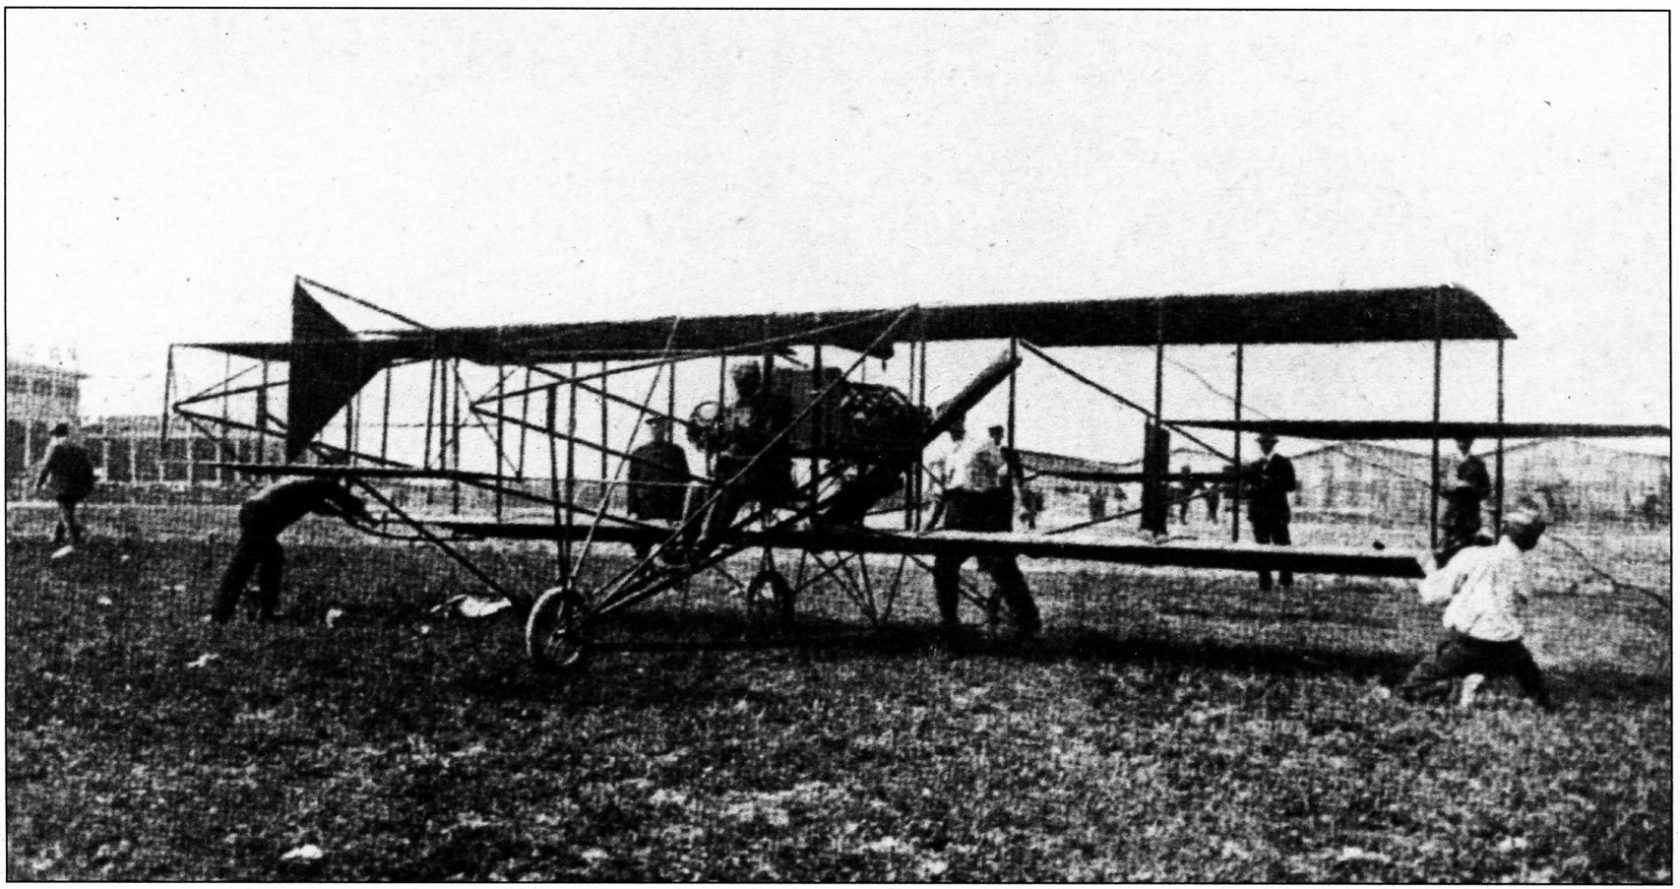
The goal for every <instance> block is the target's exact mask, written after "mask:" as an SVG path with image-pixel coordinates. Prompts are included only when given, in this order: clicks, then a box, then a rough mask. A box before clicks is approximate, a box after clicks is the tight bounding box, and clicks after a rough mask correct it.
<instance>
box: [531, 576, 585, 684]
mask: <svg viewBox="0 0 1680 889" xmlns="http://www.w3.org/2000/svg"><path fill="white" fill-rule="evenodd" d="M584 624H585V621H584V607H583V594H582V593H579V592H578V591H577V590H575V589H573V588H571V587H555V588H553V589H551V590H547V591H546V592H544V593H543V594H542V595H540V596H538V597H537V601H536V603H535V604H533V605H532V606H531V613H530V615H529V616H528V617H526V619H525V653H526V654H527V655H529V656H530V658H531V663H532V664H533V665H534V666H535V667H536V668H537V669H539V670H542V671H544V672H548V673H573V672H577V671H579V670H581V669H583V668H584V666H585V665H586V664H587V663H588V660H589V640H588V637H587V636H586V635H585V633H584Z"/></svg>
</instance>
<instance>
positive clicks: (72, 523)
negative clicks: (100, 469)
mask: <svg viewBox="0 0 1680 889" xmlns="http://www.w3.org/2000/svg"><path fill="white" fill-rule="evenodd" d="M35 490H36V492H37V493H42V492H46V493H50V494H51V495H52V498H53V499H54V500H56V501H58V526H57V527H56V528H54V529H53V546H54V547H55V548H57V547H61V546H64V545H65V541H66V540H68V541H69V545H70V548H71V549H74V548H75V547H78V546H81V545H82V525H81V523H80V522H78V521H77V520H76V506H77V504H80V503H81V502H82V501H83V500H86V499H87V496H88V495H89V494H91V493H93V458H91V457H89V456H88V452H87V448H84V447H82V446H81V445H80V444H77V443H76V442H74V441H71V440H70V424H69V423H60V424H58V425H57V426H54V427H53V428H52V433H51V435H50V437H49V444H48V445H47V456H46V458H45V459H44V460H42V461H41V473H40V475H38V476H36V478H35ZM62 552H63V554H65V555H68V554H69V550H64V551H62Z"/></svg>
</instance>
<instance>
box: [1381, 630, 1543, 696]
mask: <svg viewBox="0 0 1680 889" xmlns="http://www.w3.org/2000/svg"><path fill="white" fill-rule="evenodd" d="M1471 673H1480V674H1482V675H1483V676H1513V677H1515V678H1516V680H1517V684H1518V685H1520V686H1522V690H1523V692H1524V693H1526V694H1528V695H1529V696H1530V697H1532V698H1534V699H1535V700H1536V701H1537V702H1539V704H1540V705H1541V706H1542V707H1550V706H1551V705H1552V701H1551V697H1550V695H1548V694H1547V693H1546V683H1545V680H1544V679H1542V678H1541V676H1540V667H1539V665H1538V664H1536V663H1534V656H1533V655H1531V654H1529V652H1528V648H1527V646H1525V645H1523V644H1522V640H1521V639H1513V640H1511V641H1509V642H1489V641H1487V640H1485V639H1477V638H1475V637H1473V636H1466V635H1465V634H1463V633H1460V632H1458V631H1456V630H1448V631H1447V636H1446V638H1445V639H1442V640H1441V644H1439V645H1437V646H1436V647H1435V653H1434V654H1432V655H1430V656H1428V657H1426V658H1424V659H1423V660H1421V661H1419V662H1418V665H1417V666H1415V667H1413V668H1412V672H1410V673H1408V674H1406V678H1405V680H1404V681H1402V682H1401V683H1400V687H1399V689H1398V690H1399V692H1400V694H1401V695H1402V696H1404V697H1407V698H1415V697H1418V696H1420V695H1422V694H1423V693H1424V692H1426V691H1428V690H1429V689H1430V688H1431V687H1432V686H1434V685H1436V684H1438V683H1441V682H1445V681H1447V680H1449V679H1457V678H1459V677H1463V676H1469V675H1470V674H1471Z"/></svg>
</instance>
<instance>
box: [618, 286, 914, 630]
mask: <svg viewBox="0 0 1680 889" xmlns="http://www.w3.org/2000/svg"><path fill="white" fill-rule="evenodd" d="M916 311H918V310H917V309H916V307H914V306H912V307H910V308H908V309H905V310H903V311H901V312H899V313H898V316H897V317H896V318H894V319H893V321H892V323H891V324H888V325H887V326H886V327H885V328H884V329H883V330H882V331H881V333H880V334H879V335H878V336H876V337H875V339H874V341H873V342H871V343H870V344H869V346H868V347H867V348H865V349H864V350H862V352H861V353H860V354H859V356H858V357H857V359H855V360H854V361H853V362H852V363H851V364H850V365H849V366H848V367H847V368H846V370H845V371H843V372H842V373H841V374H840V375H839V376H838V377H836V378H835V380H834V381H833V382H832V383H829V384H827V385H826V386H824V387H823V388H822V390H820V391H819V392H818V393H817V394H816V395H815V396H813V397H812V399H811V403H810V404H807V405H806V406H805V407H804V408H803V409H802V410H800V411H799V412H798V413H797V414H796V415H794V416H793V417H792V418H791V419H790V420H789V422H788V424H787V426H786V427H784V428H783V429H782V430H781V431H780V432H778V433H777V434H776V435H775V436H773V437H772V438H771V439H770V441H768V442H766V443H765V445H764V447H763V448H762V449H761V450H760V451H759V452H758V453H757V454H755V455H754V456H753V457H752V459H750V460H748V461H747V463H746V465H744V466H743V467H741V469H740V470H739V471H737V472H736V473H735V475H733V476H731V477H730V478H729V479H726V480H722V481H721V483H720V484H718V485H717V489H716V490H715V491H713V492H712V494H711V495H710V497H708V498H707V499H706V501H705V502H704V503H703V504H701V505H700V506H699V507H698V508H696V509H695V510H694V511H693V512H692V513H691V514H690V515H688V516H686V517H685V518H684V519H683V521H682V522H681V523H679V524H678V525H677V526H675V527H674V528H672V529H671V533H670V536H669V537H668V538H667V542H670V541H672V540H678V539H681V536H682V535H683V534H684V533H685V532H686V531H687V529H688V527H689V526H690V525H691V524H693V523H694V522H695V521H696V520H697V519H699V518H701V517H703V516H705V515H706V513H707V511H708V510H710V509H711V508H712V507H713V506H715V505H716V503H717V501H718V500H719V499H720V498H721V497H722V496H723V491H724V490H725V489H726V488H727V487H728V486H729V485H732V484H736V483H738V482H739V481H740V479H741V478H742V477H744V476H746V475H747V474H748V473H750V472H752V470H753V469H754V468H755V467H756V466H757V465H758V463H759V461H760V460H762V459H763V458H764V456H765V455H766V454H768V453H769V452H770V451H771V450H772V449H774V448H775V447H776V446H777V445H778V444H780V443H781V441H782V440H783V439H785V438H786V437H787V436H788V435H789V434H790V433H791V432H792V431H793V428H794V426H796V425H797V424H798V423H799V422H800V421H801V420H803V419H804V418H805V417H806V416H807V415H808V414H809V413H810V412H811V409H812V407H813V406H814V405H815V404H817V403H818V402H820V401H822V399H824V398H826V397H827V396H828V394H829V393H830V392H831V391H833V390H834V389H835V388H836V387H838V386H839V385H840V383H841V382H842V381H843V380H845V379H846V378H847V377H849V376H850V375H851V373H852V372H853V371H855V370H857V367H858V365H859V364H861V363H863V362H864V361H865V360H867V359H868V357H869V353H870V352H871V351H872V350H873V349H874V348H875V346H876V345H878V344H879V343H881V342H882V341H884V340H886V339H887V337H888V336H890V335H891V334H892V332H893V331H894V330H896V329H898V326H899V325H900V324H901V323H903V321H904V319H905V318H906V317H909V316H910V315H911V314H912V313H914V312H916ZM723 373H724V366H723V365H720V367H719V380H718V383H719V386H720V387H721V386H722V384H723V380H722V376H723ZM719 403H720V404H721V403H722V402H721V401H720V402H719ZM866 477H867V476H866ZM820 507H821V504H812V505H811V506H809V507H807V508H805V509H802V510H796V511H794V514H793V515H792V516H791V517H789V518H786V519H784V520H783V521H782V522H780V525H781V526H784V527H785V526H787V525H789V524H791V523H793V522H796V521H800V520H802V519H805V518H809V517H812V516H815V515H816V514H817V513H818V512H819V511H820ZM751 520H752V518H751V517H749V518H748V522H749V523H750V522H751ZM744 548H746V547H743V546H739V545H724V546H721V547H719V548H718V549H717V550H715V551H713V552H712V553H711V554H710V555H708V556H707V557H706V559H705V560H704V561H703V562H702V564H701V565H700V566H699V567H702V568H703V567H707V566H709V565H715V564H717V563H719V562H721V561H723V560H724V559H726V558H728V557H729V556H731V555H734V554H735V553H736V552H739V551H740V550H741V549H744ZM652 559H653V554H652V553H650V554H649V556H648V557H647V558H645V559H642V560H641V561H639V562H637V563H636V564H635V565H632V566H631V567H630V568H628V569H626V570H624V571H621V572H619V573H618V574H617V575H616V576H615V577H613V578H612V579H611V580H609V581H608V582H607V583H606V584H604V585H603V586H604V587H605V588H606V589H607V593H606V594H605V595H604V596H603V599H604V601H603V602H601V603H600V604H599V606H598V607H597V608H596V612H597V613H603V612H605V611H606V610H608V609H611V608H617V607H625V606H628V605H630V604H634V603H635V602H638V601H642V600H644V599H646V598H648V597H650V596H652V595H654V594H655V593H657V592H658V591H659V590H660V589H662V586H661V584H660V583H655V584H651V585H649V586H648V587H647V588H645V589H643V590H639V591H630V592H628V593H627V594H626V593H624V591H625V590H626V588H627V587H628V585H629V583H630V581H631V580H632V579H633V578H634V576H635V575H636V574H637V573H638V572H639V571H640V570H641V569H643V568H644V567H645V566H647V565H648V564H649V563H650V562H651V561H652ZM691 567H694V566H691ZM669 583H670V578H665V580H664V585H669Z"/></svg>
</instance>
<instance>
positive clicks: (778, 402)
mask: <svg viewBox="0 0 1680 889" xmlns="http://www.w3.org/2000/svg"><path fill="white" fill-rule="evenodd" d="M730 381H731V382H733V383H734V384H735V401H734V402H732V403H731V404H730V405H729V407H728V408H727V409H726V410H725V411H724V412H723V416H722V417H721V418H720V421H719V425H718V429H717V431H716V434H715V437H714V444H715V445H716V446H717V448H718V455H717V461H716V463H715V464H714V465H713V467H712V477H713V479H715V480H716V484H717V487H716V490H714V492H713V493H712V496H713V497H714V498H715V500H714V502H713V504H712V509H711V512H710V513H709V514H708V515H707V516H706V519H705V525H704V528H703V530H702V531H701V532H700V534H699V537H698V539H696V540H694V541H693V547H694V549H693V552H692V553H691V554H690V555H691V558H700V557H703V556H704V555H705V554H706V553H708V552H710V551H711V549H712V547H714V546H715V545H716V544H717V541H718V539H719V538H720V537H722V535H723V534H724V532H726V531H728V530H729V528H730V526H731V525H732V524H733V523H734V522H735V517H736V516H737V515H739V514H740V512H741V509H742V507H744V506H746V505H747V504H748V503H749V502H754V501H756V502H758V503H759V504H760V505H762V506H765V507H770V506H775V505H780V504H783V503H786V502H787V501H788V500H789V499H790V498H791V497H792V496H793V494H794V486H793V456H792V445H791V444H790V442H789V441H788V435H787V432H788V429H789V426H790V425H791V424H792V421H793V406H792V404H790V403H789V402H788V399H787V398H786V397H785V396H783V395H781V394H780V393H778V392H776V391H775V390H774V389H772V388H771V387H769V386H767V385H765V382H764V373H763V371H762V370H760V369H759V366H758V364H757V363H755V362H743V363H741V364H737V365H735V367H734V368H733V369H731V370H730ZM690 527H691V529H692V528H693V527H695V526H690ZM691 534H692V530H691Z"/></svg>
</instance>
